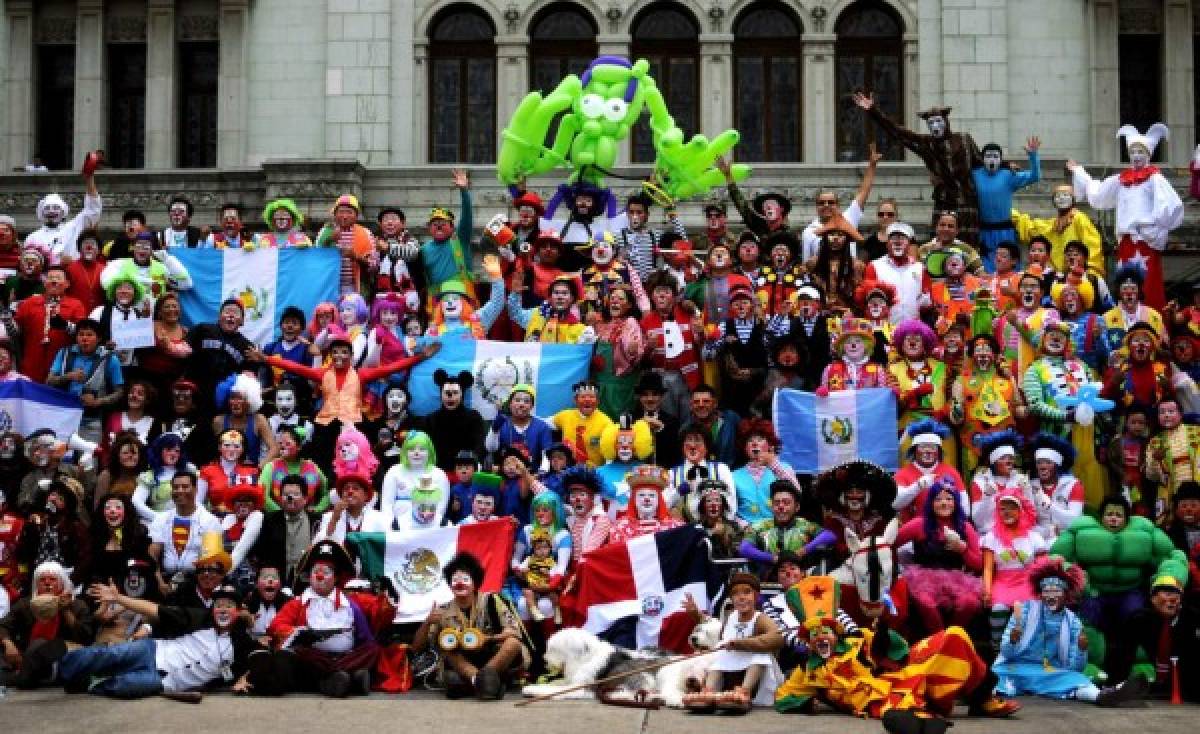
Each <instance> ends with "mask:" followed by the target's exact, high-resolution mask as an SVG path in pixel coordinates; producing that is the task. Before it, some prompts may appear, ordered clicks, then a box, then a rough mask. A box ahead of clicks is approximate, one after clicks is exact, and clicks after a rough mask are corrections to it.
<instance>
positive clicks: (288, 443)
mask: <svg viewBox="0 0 1200 734" xmlns="http://www.w3.org/2000/svg"><path fill="white" fill-rule="evenodd" d="M278 444H279V455H280V456H281V457H283V458H284V459H287V460H288V461H294V460H295V459H296V457H297V456H299V455H300V444H299V443H297V441H296V439H295V437H293V436H292V434H290V433H288V432H286V431H285V432H281V433H280V434H279V439H278Z"/></svg>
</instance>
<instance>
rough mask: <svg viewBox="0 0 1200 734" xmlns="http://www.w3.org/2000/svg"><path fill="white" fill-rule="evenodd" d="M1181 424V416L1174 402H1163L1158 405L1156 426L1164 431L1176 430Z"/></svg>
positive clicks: (1177, 404)
mask: <svg viewBox="0 0 1200 734" xmlns="http://www.w3.org/2000/svg"><path fill="white" fill-rule="evenodd" d="M1181 422H1183V415H1182V414H1181V413H1180V411H1179V403H1176V402H1175V401H1174V400H1164V401H1162V402H1161V403H1159V404H1158V424H1159V425H1160V426H1162V428H1163V430H1164V431H1170V430H1173V429H1175V428H1178V427H1179V424H1180V423H1181Z"/></svg>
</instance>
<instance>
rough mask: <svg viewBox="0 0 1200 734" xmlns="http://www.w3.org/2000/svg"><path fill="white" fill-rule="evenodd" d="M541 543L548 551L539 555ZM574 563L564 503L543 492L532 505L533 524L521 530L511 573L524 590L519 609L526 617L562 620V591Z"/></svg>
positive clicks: (551, 494)
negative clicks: (518, 580)
mask: <svg viewBox="0 0 1200 734" xmlns="http://www.w3.org/2000/svg"><path fill="white" fill-rule="evenodd" d="M539 541H540V542H541V543H544V544H546V546H547V547H546V551H548V552H544V553H539V552H538V545H539ZM570 563H571V533H570V531H569V530H567V523H566V516H565V515H564V513H563V504H562V500H560V499H559V498H558V495H556V494H554V493H553V492H542V493H541V494H538V495H537V496H536V497H534V498H533V500H532V501H531V502H530V523H529V524H528V525H524V526H522V527H521V529H520V530H518V531H517V540H516V543H515V544H514V545H513V556H512V568H511V570H512V573H513V575H514V576H515V577H516V578H518V579H520V580H521V581H522V582H523V587H524V588H522V589H521V591H522V593H521V594H519V596H520V597H521V599H520V602H518V607H517V608H518V610H519V611H520V612H521V616H522V618H526V617H528V618H531V619H533V620H534V621H536V622H540V621H542V620H543V619H545V618H546V617H551V618H553V617H556V616H559V617H560V618H561V615H559V612H558V590H559V589H560V588H561V587H562V580H563V578H564V577H565V576H566V574H567V567H568V565H570ZM543 602H545V603H543Z"/></svg>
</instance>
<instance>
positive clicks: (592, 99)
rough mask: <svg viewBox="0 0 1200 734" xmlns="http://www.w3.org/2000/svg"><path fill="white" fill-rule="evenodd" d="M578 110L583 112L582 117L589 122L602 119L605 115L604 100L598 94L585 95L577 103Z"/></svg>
mask: <svg viewBox="0 0 1200 734" xmlns="http://www.w3.org/2000/svg"><path fill="white" fill-rule="evenodd" d="M579 108H580V109H581V110H582V111H583V116H584V117H586V118H588V119H590V120H595V119H597V118H600V117H603V116H604V113H605V104H604V98H603V97H601V96H600V95H598V94H585V95H583V99H581V100H580V101H579Z"/></svg>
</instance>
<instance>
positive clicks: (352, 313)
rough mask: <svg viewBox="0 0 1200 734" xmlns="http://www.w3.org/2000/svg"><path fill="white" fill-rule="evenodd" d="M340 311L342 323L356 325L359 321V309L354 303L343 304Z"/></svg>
mask: <svg viewBox="0 0 1200 734" xmlns="http://www.w3.org/2000/svg"><path fill="white" fill-rule="evenodd" d="M338 313H339V314H340V315H341V317H342V325H344V326H354V325H355V324H356V323H358V311H357V309H355V308H354V304H353V303H344V304H342V307H341V308H340V309H338Z"/></svg>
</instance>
